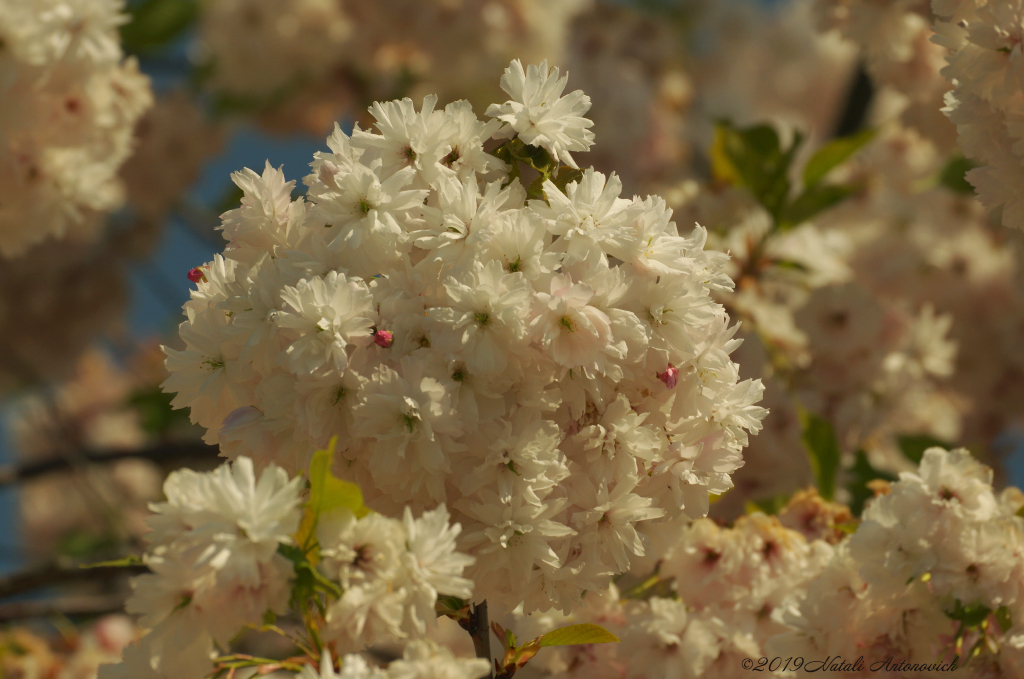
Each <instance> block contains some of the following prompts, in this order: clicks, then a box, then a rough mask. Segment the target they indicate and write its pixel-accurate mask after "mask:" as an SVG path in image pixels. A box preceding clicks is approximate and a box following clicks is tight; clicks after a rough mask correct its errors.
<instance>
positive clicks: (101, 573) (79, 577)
mask: <svg viewBox="0 0 1024 679" xmlns="http://www.w3.org/2000/svg"><path fill="white" fill-rule="evenodd" d="M148 570H149V569H148V568H146V567H145V566H99V567H96V568H81V567H80V565H79V564H73V563H69V562H68V561H66V560H57V561H51V562H49V563H45V564H43V565H41V566H37V567H36V568H32V569H28V570H24V571H19V572H17V573H12V574H11V575H5V576H3V577H0V599H6V598H8V597H12V596H16V595H18V594H25V593H26V592H31V591H33V590H36V589H40V588H42V587H49V586H51V585H63V584H66V583H69V582H106V581H109V580H113V579H116V578H121V577H124V576H127V575H135V574H137V573H145V572H147V571H148Z"/></svg>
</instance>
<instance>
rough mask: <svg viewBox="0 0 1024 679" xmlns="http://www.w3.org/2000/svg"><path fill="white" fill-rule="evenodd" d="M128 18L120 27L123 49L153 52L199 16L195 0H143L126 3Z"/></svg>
mask: <svg viewBox="0 0 1024 679" xmlns="http://www.w3.org/2000/svg"><path fill="white" fill-rule="evenodd" d="M128 10H129V12H130V14H131V19H130V20H129V21H128V23H126V24H125V25H124V26H122V27H121V43H122V45H123V46H124V49H125V51H126V52H129V53H135V54H138V53H146V52H155V51H156V50H159V49H160V48H162V47H164V46H166V45H167V44H168V43H170V42H171V41H172V40H174V39H175V38H177V37H178V36H180V35H182V34H183V33H184V32H185V31H186V30H187V29H188V27H189V26H191V25H192V24H193V23H195V21H196V19H197V18H198V16H199V2H198V1H197V0H144V1H143V2H139V3H135V4H132V5H130V6H129V7H128Z"/></svg>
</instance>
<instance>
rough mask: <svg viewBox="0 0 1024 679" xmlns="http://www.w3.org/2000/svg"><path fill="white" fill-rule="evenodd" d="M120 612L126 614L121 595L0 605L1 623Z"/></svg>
mask: <svg viewBox="0 0 1024 679" xmlns="http://www.w3.org/2000/svg"><path fill="white" fill-rule="evenodd" d="M119 612H124V597H123V596H121V595H119V594H93V595H88V596H73V597H63V598H60V599H46V600H41V601H14V602H11V603H6V604H0V623H4V622H12V621H15V620H25V619H27V618H43V617H48V616H51V615H66V616H69V617H71V616H77V615H86V616H94V615H106V614H108V613H119Z"/></svg>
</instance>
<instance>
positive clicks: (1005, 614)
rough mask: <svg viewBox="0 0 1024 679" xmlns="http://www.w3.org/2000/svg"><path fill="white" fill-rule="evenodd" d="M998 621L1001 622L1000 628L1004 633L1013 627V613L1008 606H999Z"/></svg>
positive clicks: (997, 610) (997, 611)
mask: <svg viewBox="0 0 1024 679" xmlns="http://www.w3.org/2000/svg"><path fill="white" fill-rule="evenodd" d="M996 622H997V623H999V629H1000V630H1002V632H1003V634H1005V633H1006V632H1007V630H1009V629H1010V628H1011V627H1013V615H1012V614H1011V613H1010V609H1009V608H1007V607H1006V606H1000V607H999V608H997V609H996Z"/></svg>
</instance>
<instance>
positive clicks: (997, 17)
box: [933, 0, 1024, 228]
mask: <svg viewBox="0 0 1024 679" xmlns="http://www.w3.org/2000/svg"><path fill="white" fill-rule="evenodd" d="M933 9H934V12H935V15H936V23H935V27H934V28H935V32H936V37H935V41H936V42H937V43H938V44H940V45H942V46H943V47H946V48H947V49H948V50H949V51H950V55H949V57H948V61H949V65H948V66H947V67H946V68H945V69H944V70H943V75H945V76H946V78H948V79H949V80H950V82H952V84H953V91H952V92H951V93H950V94H949V95H948V96H947V98H946V108H945V109H943V112H944V113H946V115H948V116H949V119H950V120H951V121H952V122H953V123H954V124H955V125H956V129H957V143H958V144H959V145H960V149H961V150H962V151H963V153H964V155H966V156H967V157H968V158H970V159H972V160H974V161H975V162H976V163H978V164H980V165H981V167H978V168H975V169H973V170H971V171H970V172H968V173H967V179H968V181H970V183H971V184H972V185H973V186H974V188H975V189H976V190H977V192H978V199H979V200H980V201H981V203H982V204H983V205H984V206H985V207H986V208H988V209H989V210H999V211H1000V212H1001V216H1002V223H1003V224H1004V225H1005V226H1010V227H1016V228H1024V202H1022V200H1021V197H1020V195H1019V192H1018V191H1017V187H1018V186H1019V185H1020V182H1021V180H1022V178H1024V157H1022V155H1021V153H1020V151H1019V146H1020V145H1019V139H1020V132H1019V131H1018V129H1017V127H1018V126H1017V123H1016V121H1017V119H1018V117H1019V116H1020V113H1021V108H1020V107H1021V104H1020V101H1021V83H1020V76H1019V71H1020V63H1019V62H1020V58H1021V57H1020V51H1021V35H1022V34H1021V31H1022V29H1021V26H1022V25H1024V7H1021V5H1020V3H1017V2H981V1H976V0H935V2H934V7H933Z"/></svg>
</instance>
